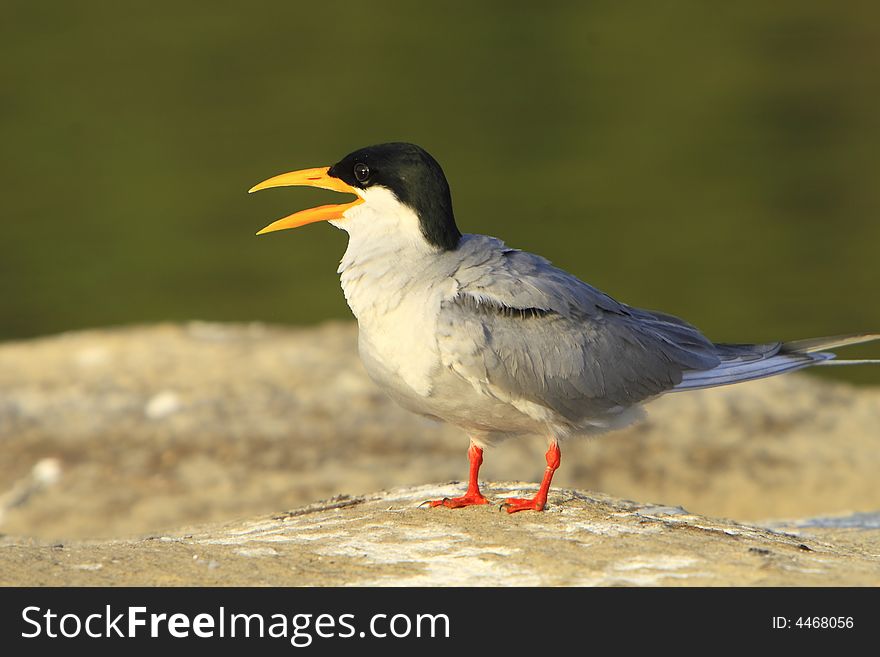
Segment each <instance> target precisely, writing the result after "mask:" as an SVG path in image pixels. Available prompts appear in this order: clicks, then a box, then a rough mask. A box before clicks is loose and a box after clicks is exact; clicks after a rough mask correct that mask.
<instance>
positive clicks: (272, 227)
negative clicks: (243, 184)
mask: <svg viewBox="0 0 880 657" xmlns="http://www.w3.org/2000/svg"><path fill="white" fill-rule="evenodd" d="M328 171H330V169H329V167H318V168H317V169H303V170H302V171H291V172H290V173H282V174H281V175H280V176H275V177H274V178H269V179H268V180H264V181H263V182H261V183H260V184H258V185H254V186H253V187H251V188H250V189H249V190H248V193H252V192H258V191H260V190H261V189H268V188H269V187H295V186H305V187H320V188H321V189H332V190H333V191H336V192H345V193H346V194H354V195H356V196H358V193H357V190H356V189H355V188H354V187H352V186H351V185H348V184H346V183H344V182H342V181H341V180H340V179H339V178H334V177H332V176H330V175H328V173H327V172H328ZM363 202H364V199H362V198H361V197H360V196H358V198H356V199H355V200H354V201H352V202H351V203H341V204H339V205H321V206H319V207H317V208H309V209H308V210H300V211H299V212H295V213H293V214H291V215H289V216H287V217H284V218H283V219H279V220H278V221H274V222H272V223H271V224H269V225H268V226H266V227H265V228H264V229H263V230H261V231H260V232H259V233H257V235H262V234H263V233H271V232H273V231H276V230H284V229H285V228H299V227H300V226H305V225H306V224H313V223H315V222H316V221H327V220H328V219H342V214H343V213H344V212H345V211H346V210H349V209H351V208H353V207H354V206H356V205H360V204H361V203H363Z"/></svg>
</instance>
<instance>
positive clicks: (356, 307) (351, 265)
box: [334, 188, 455, 412]
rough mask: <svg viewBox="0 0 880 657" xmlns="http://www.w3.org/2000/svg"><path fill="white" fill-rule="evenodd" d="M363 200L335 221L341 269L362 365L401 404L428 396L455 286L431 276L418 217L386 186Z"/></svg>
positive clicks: (429, 252) (430, 253)
mask: <svg viewBox="0 0 880 657" xmlns="http://www.w3.org/2000/svg"><path fill="white" fill-rule="evenodd" d="M365 199H366V203H364V204H362V205H360V206H357V207H356V208H354V209H352V210H351V211H349V212H348V213H346V215H345V219H344V220H342V221H339V222H334V223H336V225H337V226H339V227H340V228H343V229H344V230H346V231H347V232H348V233H349V242H348V249H347V250H346V252H345V255H344V256H343V258H342V261H341V262H340V264H339V270H338V271H339V274H340V281H341V283H342V289H343V292H344V293H345V299H346V301H347V302H348V305H349V307H350V308H351V310H352V312H353V313H354V315H355V317H357V320H358V327H359V339H358V343H359V348H360V353H361V359H362V360H363V362H364V366H365V367H366V368H367V372H368V373H369V374H370V376H371V377H372V378H373V379H374V380H376V382H377V383H379V384H380V385H381V386H383V387H385V388H387V389H388V390H389V392H390V393H391V394H392V396H394V397H395V398H399V397H400V396H404V397H413V396H416V397H427V396H428V395H430V394H431V389H432V381H433V379H434V376H435V375H436V372H437V369H438V368H439V367H440V357H439V354H438V351H437V339H436V328H437V315H438V313H439V310H440V302H441V301H442V300H443V299H444V298H446V297H448V296H450V295H453V294H455V281H454V280H453V279H450V278H448V277H442V276H436V275H433V276H432V275H431V274H430V273H429V272H430V269H431V264H432V263H433V262H435V260H434V258H433V257H432V256H435V255H436V254H435V253H434V252H433V247H431V246H430V245H429V244H427V242H425V240H424V238H423V237H422V235H421V233H420V229H419V226H418V218H417V217H416V215H415V213H413V212H412V211H411V210H409V209H408V208H406V207H405V206H403V205H401V204H400V203H398V202H397V201H396V199H394V197H393V194H391V192H389V191H388V190H384V189H381V188H380V189H376V190H372V189H370V190H366V192H365ZM398 400H399V401H401V403H404V401H403V400H402V399H398ZM405 405H406V406H407V407H410V408H411V403H410V404H405ZM412 410H419V409H414V408H413V409H412ZM420 412H421V411H420Z"/></svg>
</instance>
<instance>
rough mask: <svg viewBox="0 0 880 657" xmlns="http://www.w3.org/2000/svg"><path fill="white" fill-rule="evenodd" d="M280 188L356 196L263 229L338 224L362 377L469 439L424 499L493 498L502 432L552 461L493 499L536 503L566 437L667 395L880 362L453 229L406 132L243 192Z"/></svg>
mask: <svg viewBox="0 0 880 657" xmlns="http://www.w3.org/2000/svg"><path fill="white" fill-rule="evenodd" d="M284 186H308V187H318V188H323V189H329V190H333V191H336V192H343V193H346V194H351V195H353V196H354V199H353V200H351V201H350V202H347V203H341V204H333V205H322V206H320V207H315V208H310V209H306V210H301V211H299V212H296V213H294V214H291V215H289V216H286V217H284V218H282V219H279V220H277V221H275V222H273V223H271V224H269V225H268V226H266V227H265V228H263V229H262V230H260V231H259V232H258V233H257V234H258V235H263V234H266V233H270V232H274V231H278V230H284V229H289V228H297V227H300V226H305V225H307V224H311V223H315V222H319V221H327V222H329V223H330V224H331V225H333V226H335V227H336V228H340V229H342V230H344V231H346V232H347V233H348V246H347V248H346V250H345V253H344V255H343V256H342V259H341V261H340V263H339V267H338V270H337V272H338V274H339V276H340V282H341V286H342V290H343V292H344V294H345V299H346V301H347V302H348V305H349V307H350V308H351V311H352V313H353V314H354V316H355V317H356V318H357V323H358V351H359V354H360V357H361V360H362V362H363V364H364V367H365V368H366V371H367V373H368V374H369V376H370V378H371V379H372V380H373V381H374V382H375V383H376V384H377V385H378V386H379V387H380V388H382V389H384V390H385V392H386V393H388V395H389V396H390V397H391V398H392V399H394V400H395V401H396V402H397V403H399V404H400V405H401V406H403V407H404V408H406V409H408V410H410V411H412V412H415V413H418V414H420V415H423V416H427V417H430V418H434V419H438V420H441V421H445V422H448V423H451V424H453V425H455V426H457V427H459V428H460V429H462V430H463V432H464V433H465V434H466V435H467V437H468V438H469V446H468V450H467V456H468V461H469V476H468V485H467V490H466V491H465V492H464V494H462V495H461V496H458V497H452V498H444V499H440V500H429V501H428V502H426V503H429V504H430V506H431V507H446V508H452V509H458V508H464V507H469V506H474V505H483V504H488V503H489V500H488V499H487V498H486V497H485V496H484V495H483V494H482V492H481V490H480V485H479V471H480V466H481V465H482V463H483V451H484V449H486V448H487V447H491V446H494V445H497V444H498V443H500V442H502V441H503V440H506V439H508V438H513V437H520V436H535V435H538V436H544V437H545V438H546V440H547V445H548V448H547V452H546V454H545V460H546V464H547V465H546V469H545V471H544V476H543V479H542V481H541V484H540V486H539V488H538V490H537V492H536V493H535V495H534V496H533V497H531V498H528V497H526V498H514V497H512V498H508V499H506V501H505V502H504V503H502V504H501V505H500V508H503V509H505V510H506V511H507V512H508V513H516V512H519V511H526V510H533V511H542V510H544V508H545V507H546V505H547V497H548V492H549V490H550V486H551V482H552V479H553V474H554V473H555V472H556V470H557V468H559V465H560V461H561V450H560V447H559V445H560V443H561V442H562V441H564V440H566V439H569V438H573V437H577V436H591V435H596V434H601V433H604V432H607V431H612V430H616V429H620V428H623V427H625V426H627V425H629V424H631V423H633V422H635V421H637V420H639V419H641V418H642V417H643V415H644V411H643V406H644V404H645V403H647V402H649V401H651V400H654V399H656V398H657V397H659V396H661V395H663V394H666V393H673V392H680V391H690V390H697V389H703V388H713V387H716V386H723V385H728V384H733V383H740V382H744V381H751V380H754V379H759V378H763V377H768V376H775V375H778V374H783V373H786V372H793V371H796V370H800V369H803V368H806V367H810V366H816V365H829V364H847V365H848V364H861V363H873V364H877V363H880V360H849V361H843V360H833V359H834V358H835V354H834V353H833V352H832V351H830V350H833V349H835V348H838V347H843V346H847V345H852V344H857V343H863V342H870V341H873V340H878V339H880V334H878V333H859V334H850V335H840V336H835V337H829V338H816V339H808V340H798V341H793V342H772V343H766V344H724V343H714V342H712V341H711V340H709V339H708V338H706V337H705V336H704V335H703V334H702V333H701V332H700V331H699V330H698V329H697V328H696V327H695V326H693V325H692V324H690V323H688V322H686V321H684V320H682V319H679V318H678V317H675V316H673V315H669V314H666V313H662V312H656V311H651V310H643V309H640V308H636V307H633V306H629V305H627V304H625V303H622V302H620V301H617V300H615V299H613V298H612V297H610V296H609V295H607V294H605V293H604V292H602V291H600V290H598V289H597V288H595V287H592V286H591V285H589V284H587V283H585V282H583V281H581V280H580V279H578V278H577V277H575V276H574V275H572V274H569V273H568V272H565V271H563V270H562V269H559V268H557V267H554V266H553V265H552V264H551V263H550V262H549V261H548V260H546V259H545V258H543V257H541V256H539V255H535V254H532V253H529V252H527V251H522V250H518V249H514V248H511V247H509V246H507V245H505V243H504V242H502V241H501V240H500V239H497V238H495V237H490V236H486V235H479V234H462V233H461V232H460V231H459V229H458V226H457V224H456V220H455V215H454V213H453V207H452V195H451V192H450V188H449V184H448V182H447V179H446V176H445V174H444V172H443V169H442V168H441V166H440V164H439V163H438V162H437V160H435V159H434V158H433V157H432V156H431V155H430V154H429V153H428V152H427V151H425V150H424V149H423V148H421V147H419V146H417V145H415V144H411V143H404V142H391V143H385V144H378V145H375V146H368V147H366V148H361V149H358V150H355V151H353V152H352V153H350V154H348V155H346V156H345V157H343V158H342V159H341V160H339V161H338V162H337V163H336V164H334V165H332V166H329V167H326V166H325V167H317V168H309V169H302V170H297V171H292V172H290V173H284V174H281V175H277V176H274V177H271V178H269V179H267V180H265V181H263V182H261V183H259V184H257V185H255V186H254V187H252V188H251V189H250V190H249V191H250V192H256V191H259V190H263V189H268V188H273V187H284Z"/></svg>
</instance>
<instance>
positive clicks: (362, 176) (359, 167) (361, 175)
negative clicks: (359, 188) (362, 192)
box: [354, 162, 370, 182]
mask: <svg viewBox="0 0 880 657" xmlns="http://www.w3.org/2000/svg"><path fill="white" fill-rule="evenodd" d="M354 177H355V178H357V181H358V182H366V181H367V178H369V177H370V167H368V166H367V165H366V164H364V163H363V162H358V163H357V164H355V165H354Z"/></svg>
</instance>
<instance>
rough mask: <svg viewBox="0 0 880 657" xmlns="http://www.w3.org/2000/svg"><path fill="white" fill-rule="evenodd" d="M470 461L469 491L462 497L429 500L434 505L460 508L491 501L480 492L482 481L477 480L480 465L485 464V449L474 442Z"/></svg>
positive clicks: (470, 448) (469, 454) (469, 456)
mask: <svg viewBox="0 0 880 657" xmlns="http://www.w3.org/2000/svg"><path fill="white" fill-rule="evenodd" d="M468 461H470V464H471V469H470V477H469V478H468V489H467V493H465V494H464V495H462V496H461V497H452V498H450V497H445V498H443V499H442V500H434V501H432V502H429V504H430V505H431V506H432V507H436V506H445V507H447V508H449V509H460V508H462V507H465V506H474V505H475V504H488V503H489V500H487V499H486V498H485V497H483V495H482V493H480V482H479V481H477V477H478V476H479V474H480V466H481V465H483V449H482V448H481V447H477V446H476V445H475V444H474V443H473V442H471V446H470V447H469V448H468Z"/></svg>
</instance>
